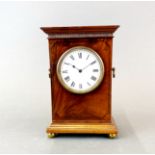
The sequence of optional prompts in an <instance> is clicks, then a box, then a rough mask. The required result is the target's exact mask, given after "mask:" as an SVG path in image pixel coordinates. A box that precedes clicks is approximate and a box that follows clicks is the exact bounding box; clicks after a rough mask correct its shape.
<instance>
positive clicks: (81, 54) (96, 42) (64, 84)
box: [41, 25, 119, 138]
mask: <svg viewBox="0 0 155 155" xmlns="http://www.w3.org/2000/svg"><path fill="white" fill-rule="evenodd" d="M118 27H119V26H117V25H111V26H80V27H42V28H41V29H42V30H43V31H44V32H45V33H46V34H47V35H48V42H49V57H50V68H49V72H50V73H49V77H50V79H51V97H52V104H51V105H52V123H51V124H50V126H49V127H48V128H47V133H48V135H49V136H50V137H53V136H54V135H55V134H61V133H77V134H86V133H89V134H90V133H91V134H108V135H109V136H110V137H112V138H114V137H116V135H117V133H118V131H117V128H116V125H115V123H114V120H113V118H112V113H111V109H112V106H111V90H112V88H111V87H112V76H114V74H115V73H114V68H112V41H113V33H114V32H115V31H116V29H117V28H118Z"/></svg>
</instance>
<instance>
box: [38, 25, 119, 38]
mask: <svg viewBox="0 0 155 155" xmlns="http://www.w3.org/2000/svg"><path fill="white" fill-rule="evenodd" d="M118 27H119V26H118V25H108V26H71V27H41V29H42V30H43V31H44V32H45V33H46V34H48V38H49V39H50V38H51V39H57V38H86V37H87V38H96V37H113V33H114V32H115V31H116V30H117V28H118Z"/></svg>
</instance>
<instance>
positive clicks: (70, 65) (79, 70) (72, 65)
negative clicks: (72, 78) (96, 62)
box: [64, 62, 80, 71]
mask: <svg viewBox="0 0 155 155" xmlns="http://www.w3.org/2000/svg"><path fill="white" fill-rule="evenodd" d="M64 64H66V65H69V66H72V67H73V68H75V69H77V70H78V71H80V69H78V68H77V67H76V66H75V65H72V64H71V63H68V62H65V63H64Z"/></svg>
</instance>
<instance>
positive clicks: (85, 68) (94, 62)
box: [82, 60, 96, 70]
mask: <svg viewBox="0 0 155 155" xmlns="http://www.w3.org/2000/svg"><path fill="white" fill-rule="evenodd" d="M94 63H96V60H94V61H92V62H91V63H90V64H88V65H87V66H85V67H84V68H83V69H82V70H84V69H86V68H87V67H89V66H90V65H93V64H94Z"/></svg>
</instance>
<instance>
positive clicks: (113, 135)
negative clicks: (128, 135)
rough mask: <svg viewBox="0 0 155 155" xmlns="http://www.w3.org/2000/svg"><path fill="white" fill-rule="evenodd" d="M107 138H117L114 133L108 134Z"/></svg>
mask: <svg viewBox="0 0 155 155" xmlns="http://www.w3.org/2000/svg"><path fill="white" fill-rule="evenodd" d="M109 137H110V138H116V137H117V134H116V133H110V134H109Z"/></svg>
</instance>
